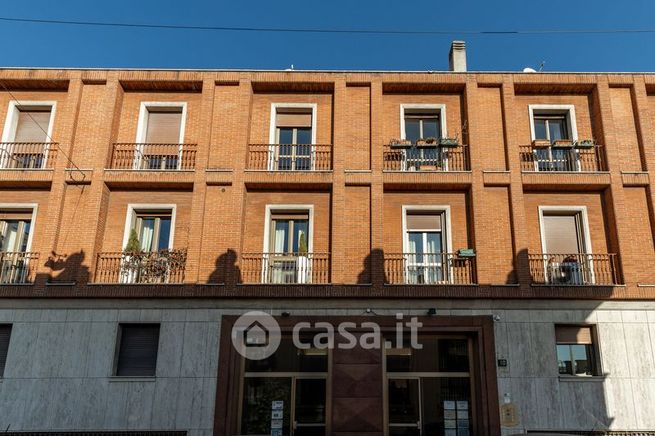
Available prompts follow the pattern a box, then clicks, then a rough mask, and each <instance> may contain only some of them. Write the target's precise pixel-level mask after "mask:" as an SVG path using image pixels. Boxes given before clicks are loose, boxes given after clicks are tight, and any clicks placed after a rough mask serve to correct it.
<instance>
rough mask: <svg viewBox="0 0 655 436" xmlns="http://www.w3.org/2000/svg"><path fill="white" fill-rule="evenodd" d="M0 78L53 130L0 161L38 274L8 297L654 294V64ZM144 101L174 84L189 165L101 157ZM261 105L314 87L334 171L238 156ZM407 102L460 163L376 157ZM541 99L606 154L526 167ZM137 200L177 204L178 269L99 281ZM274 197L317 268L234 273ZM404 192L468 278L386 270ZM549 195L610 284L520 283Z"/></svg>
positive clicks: (0, 101) (19, 74)
mask: <svg viewBox="0 0 655 436" xmlns="http://www.w3.org/2000/svg"><path fill="white" fill-rule="evenodd" d="M0 82H2V84H3V85H4V86H5V87H6V88H7V89H8V90H9V91H6V90H5V89H4V88H3V89H1V90H0V120H2V122H3V125H4V120H5V119H6V117H7V108H8V106H9V102H10V101H11V100H14V99H16V100H18V101H38V100H47V101H56V102H57V110H56V115H55V118H54V126H53V133H52V138H53V140H54V141H56V142H57V143H59V147H60V152H59V153H58V157H57V161H56V164H55V167H54V169H53V170H29V171H28V170H25V171H20V170H0V203H36V204H38V205H39V207H38V215H37V218H36V222H35V225H34V236H33V244H32V250H31V251H34V252H39V253H40V259H39V265H38V271H37V280H36V282H35V283H34V284H33V285H16V286H9V285H8V286H3V287H2V288H1V290H0V294H1V295H3V296H18V297H22V296H53V297H55V296H76V297H84V296H87V297H104V296H106V297H110V296H135V297H138V296H141V297H143V296H171V297H173V296H178V297H179V296H190V297H192V296H204V297H207V296H215V297H223V296H227V297H240V296H244V297H248V296H281V297H294V296H308V297H327V296H349V297H357V296H389V297H426V296H430V297H493V298H517V297H526V298H529V297H540V298H549V297H563V298H595V299H605V298H619V299H653V298H655V288H654V287H653V286H654V285H655V269H653V268H651V267H650V266H651V265H653V262H655V244H654V243H653V235H654V234H653V223H654V222H655V212H654V210H655V207H654V206H655V197H654V196H653V192H652V189H651V184H650V168H651V167H652V166H655V76H654V75H638V74H485V73H471V74H458V73H443V74H442V73H439V74H427V73H327V72H326V73H310V72H307V73H304V72H193V71H190V72H180V71H80V70H62V71H59V70H1V71H0ZM12 95H13V97H12ZM144 101H146V102H157V101H161V102H186V104H187V107H186V122H185V134H184V143H188V144H197V153H196V156H195V170H192V171H135V170H115V169H109V166H110V165H109V162H110V161H111V154H112V148H113V144H114V143H119V142H127V143H132V142H136V141H135V137H136V131H137V121H138V117H139V107H140V103H141V102H144ZM271 103H312V104H316V107H317V111H316V123H317V128H316V144H329V145H331V150H332V153H331V167H332V170H331V171H316V172H307V173H306V172H301V173H296V172H284V173H282V172H269V171H261V170H253V169H250V168H248V153H249V144H260V143H261V144H266V143H268V142H269V141H270V138H269V132H270V119H271V116H270V115H271V113H270V111H271ZM401 104H443V105H445V107H446V122H447V125H448V133H449V135H457V136H458V137H459V138H460V140H461V141H463V143H464V144H467V145H468V149H469V153H470V155H469V158H468V160H469V162H468V163H469V167H470V171H468V170H466V171H448V172H423V173H422V172H398V171H385V170H384V162H383V152H384V149H385V145H386V144H389V141H390V140H391V139H393V138H399V137H400V115H399V114H400V105H401ZM536 104H559V105H563V104H566V105H573V106H574V108H575V117H576V119H575V121H576V124H577V131H578V136H579V137H580V138H594V139H596V141H597V142H598V143H599V144H602V146H603V147H602V149H603V159H604V161H605V164H606V169H607V171H596V172H584V173H559V174H558V173H539V172H530V171H522V167H521V161H520V147H521V146H526V145H529V144H530V143H531V134H530V117H529V111H528V106H529V105H536ZM66 156H68V157H70V161H69V160H68V159H67V158H66ZM132 203H166V204H176V206H177V209H176V225H175V238H174V248H185V249H187V250H188V259H187V264H186V268H185V275H184V277H185V278H184V283H183V284H175V285H159V286H158V285H139V286H126V285H118V284H117V285H106V284H103V285H100V284H94V281H95V279H94V273H95V270H96V260H97V256H98V254H99V253H102V252H111V251H114V252H115V251H120V250H121V248H122V247H121V245H122V243H123V235H124V230H125V219H126V210H127V205H128V204H132ZM271 204H273V205H274V204H287V205H288V204H303V205H304V204H311V205H313V213H314V223H313V225H314V232H313V245H314V250H313V251H314V252H325V253H329V254H330V258H329V259H330V261H329V262H330V268H329V283H330V284H321V285H312V286H302V285H249V284H240V282H241V281H242V280H241V277H240V274H241V272H240V268H241V267H242V265H241V254H242V253H247V252H259V251H261V250H262V241H263V238H264V227H265V224H264V223H265V208H266V205H271ZM403 205H405V206H407V205H410V206H411V205H419V206H420V205H448V206H449V207H450V211H451V226H452V247H451V248H452V250H458V249H461V248H474V249H475V250H476V253H477V258H476V261H475V279H476V280H475V282H476V283H477V284H476V285H465V286H464V285H453V286H448V285H440V286H430V287H425V286H412V285H385V276H384V256H385V253H395V252H400V251H402V248H403V247H402V238H403V235H402V224H401V221H402V206H403ZM543 205H550V206H553V205H555V206H558V205H559V206H586V208H587V211H588V216H589V233H590V239H591V245H592V247H593V252H594V253H616V254H617V270H618V273H619V275H620V281H619V283H621V284H619V285H616V286H604V287H600V286H575V287H565V286H558V287H554V286H535V285H532V284H531V278H530V271H529V267H528V253H535V252H536V253H539V252H540V250H541V238H540V228H539V215H538V207H539V206H543ZM53 283H56V285H55V284H53ZM73 283H75V284H73Z"/></svg>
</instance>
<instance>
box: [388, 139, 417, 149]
mask: <svg viewBox="0 0 655 436" xmlns="http://www.w3.org/2000/svg"><path fill="white" fill-rule="evenodd" d="M389 145H390V146H391V147H392V148H407V147H410V146H411V145H412V141H409V140H407V139H392V140H391V141H389Z"/></svg>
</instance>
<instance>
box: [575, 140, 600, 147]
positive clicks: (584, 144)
mask: <svg viewBox="0 0 655 436" xmlns="http://www.w3.org/2000/svg"><path fill="white" fill-rule="evenodd" d="M595 145H596V141H594V140H593V139H579V140H577V141H575V144H574V147H575V148H594V146H595Z"/></svg>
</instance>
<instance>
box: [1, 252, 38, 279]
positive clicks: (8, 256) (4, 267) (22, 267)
mask: <svg viewBox="0 0 655 436" xmlns="http://www.w3.org/2000/svg"><path fill="white" fill-rule="evenodd" d="M38 262H39V253H29V252H8V251H4V252H0V284H5V285H6V284H23V283H34V278H35V277H36V269H37V266H38Z"/></svg>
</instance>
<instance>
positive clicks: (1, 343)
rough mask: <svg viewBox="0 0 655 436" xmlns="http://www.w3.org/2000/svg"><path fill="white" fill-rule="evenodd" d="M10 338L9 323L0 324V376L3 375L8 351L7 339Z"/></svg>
mask: <svg viewBox="0 0 655 436" xmlns="http://www.w3.org/2000/svg"><path fill="white" fill-rule="evenodd" d="M10 338H11V325H10V324H3V325H0V377H4V374H5V364H6V363H7V352H8V351H9V339H10Z"/></svg>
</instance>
